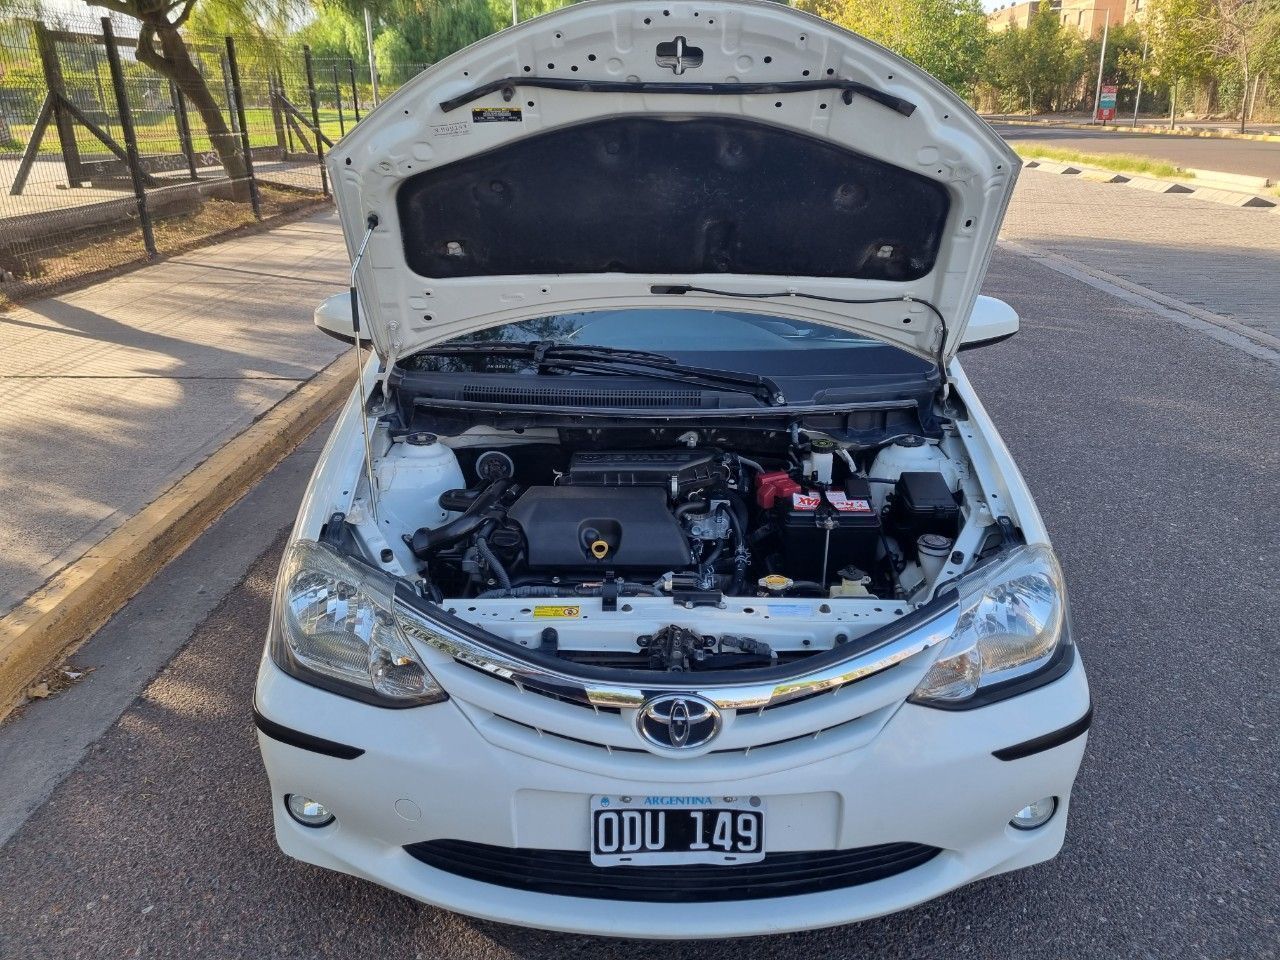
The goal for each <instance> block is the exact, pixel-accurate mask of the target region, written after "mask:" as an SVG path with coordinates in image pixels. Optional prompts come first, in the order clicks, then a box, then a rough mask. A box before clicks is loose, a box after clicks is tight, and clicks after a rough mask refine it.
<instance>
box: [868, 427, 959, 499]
mask: <svg viewBox="0 0 1280 960" xmlns="http://www.w3.org/2000/svg"><path fill="white" fill-rule="evenodd" d="M917 471H918V472H922V473H940V474H942V475H943V476H944V477H945V478H946V480H947V486H948V487H950V488H951V490H952V492H955V490H956V489H957V488H958V487H959V486H960V477H959V474H958V473H957V471H956V468H955V464H954V463H952V461H951V458H950V457H948V456H947V455H946V454H945V453H943V452H942V451H941V450H939V449H938V445H937V444H936V443H930V442H928V441H927V440H925V439H924V438H923V437H899V438H898V439H897V440H895V441H894V442H893V443H891V444H889V445H888V446H887V447H884V448H882V449H881V450H880V452H879V453H877V454H876V458H875V460H874V461H873V462H872V464H871V472H870V473H869V474H868V476H869V477H873V478H879V479H884V480H889V481H895V482H896V481H897V479H898V477H900V476H902V474H904V473H912V472H917ZM892 492H893V483H892V482H891V483H874V482H873V483H872V484H871V505H872V506H873V507H874V508H875V510H876V513H879V512H880V511H881V510H883V509H884V502H885V500H886V499H888V496H889V494H891V493H892Z"/></svg>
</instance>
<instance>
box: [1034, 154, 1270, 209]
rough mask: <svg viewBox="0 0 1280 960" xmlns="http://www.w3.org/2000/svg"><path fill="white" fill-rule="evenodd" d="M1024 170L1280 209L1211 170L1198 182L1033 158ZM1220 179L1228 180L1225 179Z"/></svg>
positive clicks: (1202, 173) (1262, 180) (1253, 179)
mask: <svg viewBox="0 0 1280 960" xmlns="http://www.w3.org/2000/svg"><path fill="white" fill-rule="evenodd" d="M1023 167H1025V168H1026V169H1028V170H1041V171H1044V172H1045V173H1057V174H1070V175H1074V176H1079V177H1080V178H1081V179H1083V180H1092V181H1094V182H1097V183H1123V184H1125V185H1126V186H1130V187H1137V188H1138V189H1139V190H1149V191H1151V192H1153V193H1178V194H1183V195H1186V196H1189V197H1193V198H1194V199H1196V200H1209V201H1211V202H1213V203H1224V204H1227V205H1228V206H1232V207H1249V208H1253V209H1259V210H1266V209H1274V208H1277V207H1280V197H1275V196H1263V195H1261V194H1259V193H1254V192H1252V191H1248V190H1242V189H1241V188H1240V187H1232V186H1224V184H1230V183H1232V182H1233V181H1231V180H1230V179H1229V178H1230V177H1231V176H1232V175H1231V174H1217V173H1215V172H1214V171H1212V170H1200V171H1197V178H1196V180H1194V181H1183V180H1165V179H1162V178H1159V177H1143V176H1137V175H1130V174H1124V173H1119V172H1117V171H1115V170H1106V169H1103V168H1101V167H1090V166H1086V165H1085V164H1083V163H1079V164H1074V165H1072V166H1068V165H1067V164H1065V163H1057V162H1055V161H1052V160H1036V159H1031V160H1027V161H1025V162H1024V163H1023ZM1200 176H1204V177H1205V178H1206V179H1205V180H1201V179H1200ZM1220 178H1228V179H1225V180H1223V179H1220ZM1238 182H1249V183H1258V182H1260V184H1261V185H1260V187H1259V188H1260V189H1262V188H1265V187H1266V186H1267V185H1268V184H1269V183H1270V181H1269V180H1266V179H1265V178H1262V177H1240V179H1239V181H1238Z"/></svg>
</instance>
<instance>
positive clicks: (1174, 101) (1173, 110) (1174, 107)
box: [1169, 83, 1178, 130]
mask: <svg viewBox="0 0 1280 960" xmlns="http://www.w3.org/2000/svg"><path fill="white" fill-rule="evenodd" d="M1177 114H1178V84H1177V83H1174V84H1173V86H1171V87H1170V88H1169V129H1170V130H1172V129H1173V118H1174V117H1175V116H1177Z"/></svg>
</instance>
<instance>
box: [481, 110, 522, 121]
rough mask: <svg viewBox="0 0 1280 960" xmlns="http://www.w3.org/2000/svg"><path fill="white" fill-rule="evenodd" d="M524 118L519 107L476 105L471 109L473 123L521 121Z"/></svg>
mask: <svg viewBox="0 0 1280 960" xmlns="http://www.w3.org/2000/svg"><path fill="white" fill-rule="evenodd" d="M523 119H524V117H523V116H521V114H520V108H519V107H476V108H475V109H474V110H472V111H471V121H472V123H513V122H514V123H519V122H520V121H521V120H523Z"/></svg>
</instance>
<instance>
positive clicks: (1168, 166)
mask: <svg viewBox="0 0 1280 960" xmlns="http://www.w3.org/2000/svg"><path fill="white" fill-rule="evenodd" d="M1009 146H1011V147H1013V149H1014V150H1016V151H1017V152H1018V156H1020V157H1022V158H1023V159H1024V160H1055V161H1057V162H1058V163H1079V164H1083V165H1085V166H1087V167H1101V168H1102V169H1103V170H1114V171H1115V172H1116V173H1138V174H1145V175H1146V176H1149V177H1175V178H1178V179H1180V180H1190V179H1192V178H1193V177H1194V176H1195V175H1194V174H1192V173H1190V172H1188V171H1186V170H1183V169H1182V168H1181V167H1179V166H1176V165H1175V164H1172V163H1169V162H1168V161H1167V160H1157V159H1155V158H1154V157H1140V156H1137V155H1136V154H1132V153H1082V152H1081V151H1079V150H1063V149H1061V148H1059V147H1046V146H1042V145H1040V144H1038V143H1033V142H1029V141H1026V140H1011V141H1009Z"/></svg>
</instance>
